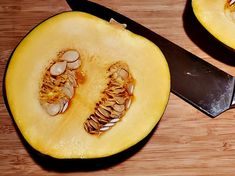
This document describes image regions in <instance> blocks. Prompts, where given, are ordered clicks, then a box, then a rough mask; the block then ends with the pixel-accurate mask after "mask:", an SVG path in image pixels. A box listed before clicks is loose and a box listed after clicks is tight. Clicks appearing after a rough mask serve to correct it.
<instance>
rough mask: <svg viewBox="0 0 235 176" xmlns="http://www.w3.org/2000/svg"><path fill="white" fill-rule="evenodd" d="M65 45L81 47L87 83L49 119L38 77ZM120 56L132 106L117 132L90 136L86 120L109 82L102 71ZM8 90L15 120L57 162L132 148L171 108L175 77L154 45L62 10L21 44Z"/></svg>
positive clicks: (10, 68) (13, 59)
mask: <svg viewBox="0 0 235 176" xmlns="http://www.w3.org/2000/svg"><path fill="white" fill-rule="evenodd" d="M60 37H61V38H60ZM64 48H77V49H79V51H80V52H81V57H82V58H84V65H83V69H84V70H85V72H86V74H87V81H86V83H85V84H84V85H83V86H80V87H79V88H78V89H77V91H76V94H75V97H74V100H73V102H72V104H71V106H70V109H69V110H68V112H66V113H65V114H62V115H58V117H50V116H49V115H48V114H46V113H45V112H44V111H43V109H42V107H41V106H40V103H39V101H38V99H37V98H38V92H39V80H40V79H41V75H42V72H43V70H44V68H45V66H46V65H47V64H48V62H49V61H50V60H51V59H52V58H53V57H54V56H55V55H56V53H57V52H59V51H60V50H61V49H64ZM119 59H121V60H124V61H125V62H126V63H127V64H128V65H129V67H130V70H131V72H132V74H133V75H134V78H135V79H136V87H135V92H134V95H135V101H134V102H133V104H132V106H131V108H130V110H129V111H128V112H127V114H126V115H125V116H124V118H123V119H122V121H121V122H119V123H118V124H117V125H116V126H115V127H114V128H113V129H111V130H110V131H108V132H106V133H104V134H102V135H101V136H92V135H90V134H87V133H86V132H85V130H84V129H83V122H84V120H85V119H86V118H87V115H88V114H89V113H90V112H91V111H92V109H93V107H94V103H95V102H96V101H97V99H98V98H99V92H100V91H101V90H102V88H103V86H104V84H105V79H103V77H104V75H105V68H106V67H108V65H109V64H110V63H113V62H115V61H117V60H119ZM153 76H154V77H153ZM16 85H17V86H16ZM93 85H94V89H92V87H93ZM5 86H6V95H7V101H8V104H9V106H10V110H11V113H12V115H13V118H14V120H15V122H16V124H17V126H18V128H19V130H20V132H21V133H22V135H23V136H24V138H25V139H26V141H27V142H28V143H29V144H30V145H31V146H32V147H33V148H35V149H36V150H38V151H39V152H41V153H43V154H46V155H49V156H52V157H54V158H100V157H106V156H110V155H113V154H116V153H119V152H121V151H123V150H125V149H127V148H129V147H131V146H133V145H134V144H136V143H138V142H139V141H140V140H142V139H143V138H144V137H146V136H147V135H148V134H149V133H150V132H151V131H152V129H153V128H154V127H155V125H156V124H157V123H158V121H159V120H160V118H161V116H162V115H163V113H164V110H165V108H166V105H167V103H168V98H169V93H170V74H169V69H168V65H167V62H166V60H165V59H164V56H163V54H162V53H161V51H160V49H159V48H158V47H157V46H156V45H154V44H153V43H152V42H150V41H149V40H147V39H145V38H143V37H141V36H138V35H136V34H133V33H132V32H130V31H127V30H123V29H117V28H115V27H113V26H111V25H110V24H109V23H108V22H106V21H104V20H102V19H99V18H97V17H95V16H92V15H90V14H87V13H82V12H64V13H61V14H58V15H56V16H53V17H51V18H49V19H48V20H46V21H44V22H43V23H41V24H39V25H38V26H37V27H36V28H34V29H33V30H32V31H31V32H30V33H29V34H28V35H27V36H26V37H25V38H24V39H23V40H22V41H21V42H20V44H19V45H18V46H17V48H16V49H15V51H14V53H13V54H12V56H11V60H10V62H9V65H8V68H7V72H6V77H5ZM97 89H98V90H97ZM127 134H128V135H127Z"/></svg>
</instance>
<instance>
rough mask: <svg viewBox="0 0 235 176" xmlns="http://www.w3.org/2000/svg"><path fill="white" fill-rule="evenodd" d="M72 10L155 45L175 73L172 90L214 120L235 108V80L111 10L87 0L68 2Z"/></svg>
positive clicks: (173, 73) (172, 72)
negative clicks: (124, 26)
mask: <svg viewBox="0 0 235 176" xmlns="http://www.w3.org/2000/svg"><path fill="white" fill-rule="evenodd" d="M67 3H68V4H69V6H70V7H71V9H72V10H76V11H81V12H86V13H89V14H92V15H95V16H97V17H99V18H102V19H104V20H107V21H109V20H110V19H111V18H114V19H115V20H117V21H118V22H120V23H125V24H127V29H128V30H130V31H132V32H133V33H135V34H138V35H141V36H143V37H145V38H147V39H149V40H150V41H152V42H153V43H155V44H156V45H157V46H158V47H159V48H160V49H161V51H162V52H163V54H164V55H165V57H166V60H167V62H168V65H169V69H170V74H171V91H172V92H173V93H174V94H176V95H177V96H179V97H180V98H182V99H183V100H185V101H186V102H188V103H190V104H191V105H193V106H194V107H196V108H197V109H199V110H200V111H202V112H203V113H205V114H207V115H208V116H210V117H212V118H214V117H217V116H218V115H219V114H221V113H223V112H224V111H226V110H228V109H230V108H233V107H234V105H235V99H234V84H235V79H234V77H233V76H231V75H229V74H228V73H226V72H224V71H222V70H220V69H219V68H217V67H215V66H213V65H211V64H209V63H208V62H206V61H204V60H202V59H201V58H199V57H197V56H196V55H193V54H192V53H190V52H188V51H187V50H185V49H183V48H181V47H180V46H178V45H176V44H174V43H173V42H171V41H169V40H167V39H166V38H164V37H162V36H160V35H158V34H157V33H155V32H153V31H151V30H150V29H148V28H146V27H144V26H143V25H141V24H139V23H137V22H135V21H133V20H131V19H129V18H127V17H125V16H124V15H121V14H120V13H118V12H115V11H113V10H111V9H109V8H107V7H104V6H102V5H99V4H97V3H94V2H91V1H87V0H67Z"/></svg>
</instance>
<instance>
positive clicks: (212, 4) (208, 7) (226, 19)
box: [192, 0, 235, 49]
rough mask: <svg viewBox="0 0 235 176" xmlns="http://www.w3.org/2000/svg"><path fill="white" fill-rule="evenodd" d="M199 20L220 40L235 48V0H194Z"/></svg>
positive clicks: (195, 11)
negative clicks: (234, 0)
mask: <svg viewBox="0 0 235 176" xmlns="http://www.w3.org/2000/svg"><path fill="white" fill-rule="evenodd" d="M192 7H193V12H194V14H195V16H196V17H197V19H198V20H199V22H200V23H201V24H202V25H203V26H204V27H205V28H206V29H207V30H208V31H209V32H210V33H211V34H212V35H213V36H214V37H215V38H217V39H218V40H219V41H221V42H222V43H224V44H225V45H227V46H228V47H230V48H232V49H235V38H234V31H235V4H234V2H233V0H213V1H212V0H210V1H209V0H207V1H205V0H192Z"/></svg>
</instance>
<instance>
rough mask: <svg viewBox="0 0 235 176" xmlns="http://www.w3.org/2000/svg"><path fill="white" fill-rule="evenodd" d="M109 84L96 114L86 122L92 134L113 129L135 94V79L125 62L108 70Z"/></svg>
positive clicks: (85, 125)
mask: <svg viewBox="0 0 235 176" xmlns="http://www.w3.org/2000/svg"><path fill="white" fill-rule="evenodd" d="M107 72H108V78H109V81H108V84H107V87H106V88H105V90H104V91H103V92H102V94H101V98H100V101H99V102H98V103H96V107H95V108H94V112H93V113H92V114H91V115H89V117H88V118H87V120H86V121H85V122H84V129H85V130H86V131H87V132H88V133H90V134H96V135H100V134H102V133H103V132H105V131H108V130H109V129H111V128H112V127H113V126H114V125H115V124H116V123H117V122H119V121H120V120H121V119H122V118H123V116H124V115H125V114H126V112H127V110H128V109H129V108H130V106H131V102H132V99H133V93H134V86H135V84H134V78H133V77H132V75H131V73H130V70H129V67H128V65H127V64H126V63H124V62H121V61H119V62H116V63H114V64H112V65H111V66H110V67H109V68H108V70H107Z"/></svg>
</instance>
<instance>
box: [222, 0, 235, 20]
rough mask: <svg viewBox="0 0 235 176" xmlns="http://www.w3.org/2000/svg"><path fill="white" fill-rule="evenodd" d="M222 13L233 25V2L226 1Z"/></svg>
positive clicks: (234, 4)
mask: <svg viewBox="0 0 235 176" xmlns="http://www.w3.org/2000/svg"><path fill="white" fill-rule="evenodd" d="M224 13H225V15H226V16H227V17H228V19H230V20H232V21H233V22H234V23H235V0H227V1H226V3H225V7H224Z"/></svg>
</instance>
